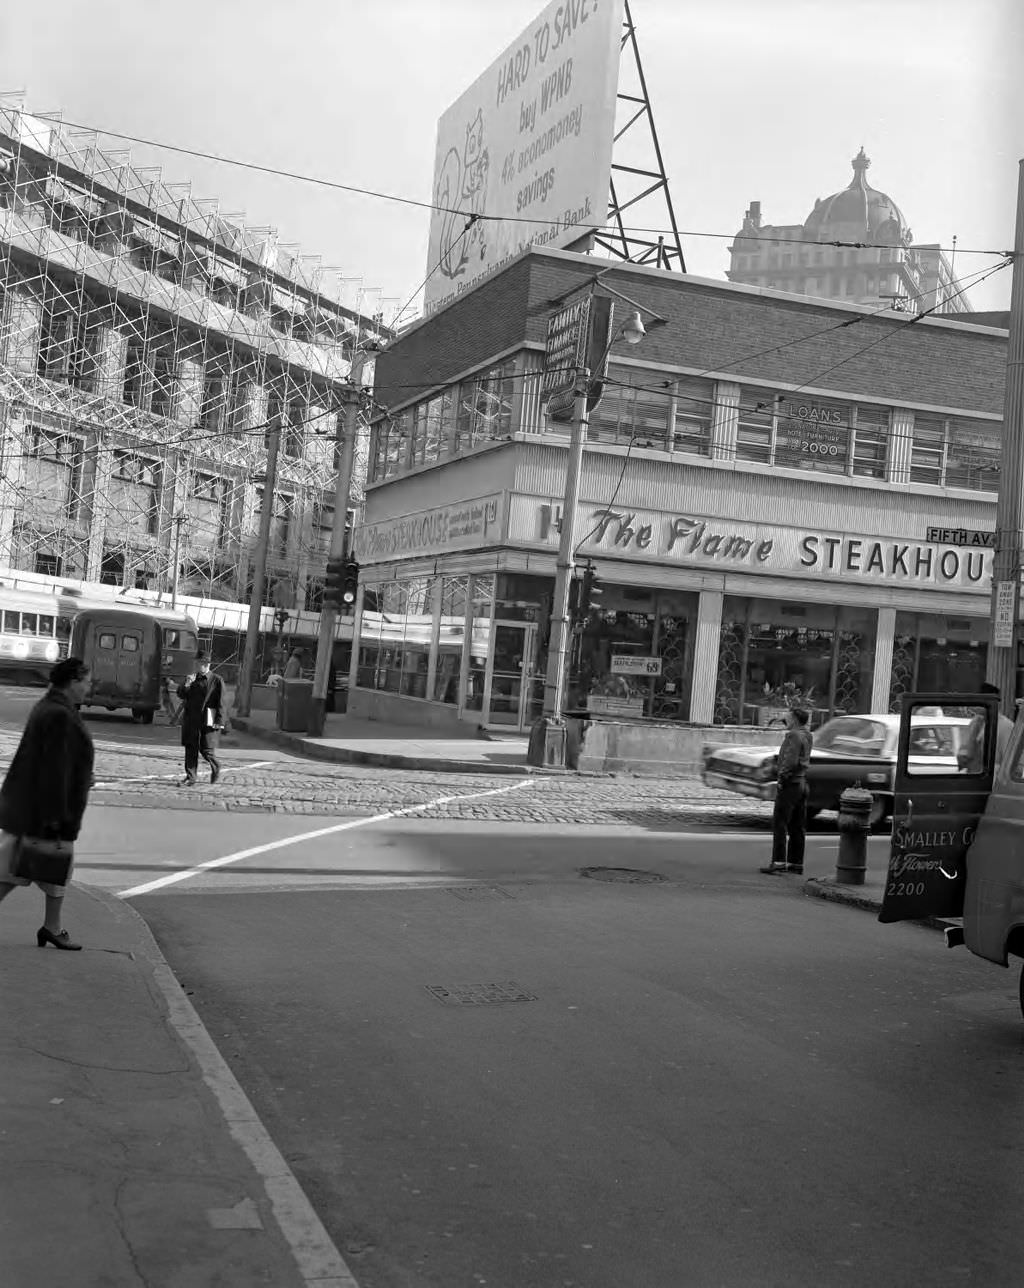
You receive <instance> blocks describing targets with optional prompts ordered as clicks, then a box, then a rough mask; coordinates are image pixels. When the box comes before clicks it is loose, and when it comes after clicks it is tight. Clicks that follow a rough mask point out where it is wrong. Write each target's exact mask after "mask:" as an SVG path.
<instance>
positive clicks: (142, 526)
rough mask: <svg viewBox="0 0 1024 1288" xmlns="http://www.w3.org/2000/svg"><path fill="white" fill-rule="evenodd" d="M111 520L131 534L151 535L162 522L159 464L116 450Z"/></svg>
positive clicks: (111, 481) (111, 488)
mask: <svg viewBox="0 0 1024 1288" xmlns="http://www.w3.org/2000/svg"><path fill="white" fill-rule="evenodd" d="M108 495H109V498H110V507H111V512H112V517H113V518H114V519H115V520H116V522H117V524H118V525H119V526H120V527H121V528H123V529H125V530H127V531H129V532H136V533H144V534H146V535H147V536H152V535H154V534H155V533H156V530H157V524H158V521H159V513H160V509H159V502H160V475H159V466H158V465H157V463H156V461H153V460H148V459H146V458H145V457H141V456H136V455H135V454H134V453H132V452H126V451H115V452H114V459H113V463H112V466H111V471H110V488H109V493H108Z"/></svg>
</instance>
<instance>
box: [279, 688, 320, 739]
mask: <svg viewBox="0 0 1024 1288" xmlns="http://www.w3.org/2000/svg"><path fill="white" fill-rule="evenodd" d="M312 706H313V681H312V680H282V681H281V682H280V684H279V685H278V689H277V727H278V729H283V730H284V731H285V732H286V733H306V732H307V730H308V729H309V713H310V710H311V709H312Z"/></svg>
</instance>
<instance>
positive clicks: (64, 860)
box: [11, 836, 74, 885]
mask: <svg viewBox="0 0 1024 1288" xmlns="http://www.w3.org/2000/svg"><path fill="white" fill-rule="evenodd" d="M73 857H74V847H73V846H72V844H71V842H70V841H62V840H60V839H58V838H54V837H48V836H19V837H18V841H17V844H16V846H15V850H14V860H13V862H12V863H11V874H12V875H13V876H16V877H21V878H22V880H24V881H46V882H49V884H50V885H67V883H68V874H69V873H70V871H71V860H72V858H73Z"/></svg>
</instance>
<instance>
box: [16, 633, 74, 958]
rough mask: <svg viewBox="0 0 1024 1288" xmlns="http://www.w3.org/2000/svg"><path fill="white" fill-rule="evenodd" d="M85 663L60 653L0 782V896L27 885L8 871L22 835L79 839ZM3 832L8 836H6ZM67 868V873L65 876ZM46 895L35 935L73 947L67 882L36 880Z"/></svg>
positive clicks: (42, 941) (57, 945) (40, 942)
mask: <svg viewBox="0 0 1024 1288" xmlns="http://www.w3.org/2000/svg"><path fill="white" fill-rule="evenodd" d="M88 680H89V668H88V667H87V666H86V664H85V663H84V662H83V661H82V659H81V658H78V657H69V658H65V659H64V661H63V662H58V663H57V665H56V666H55V667H54V668H53V669H52V670H51V672H50V687H49V689H48V690H47V691H46V695H45V696H44V697H43V698H41V699H40V701H39V702H37V703H36V705H35V706H34V707H33V708H32V710H31V712H30V713H29V717H28V722H27V723H26V725H25V729H24V732H23V733H22V735H21V742H20V743H19V744H18V750H17V751H16V752H15V753H14V759H13V760H12V761H11V764H10V768H9V769H8V770H7V777H6V778H5V779H4V783H3V786H2V787H0V900H3V899H5V898H6V897H7V896H8V895H9V894H10V893H11V891H12V890H13V889H14V887H15V886H16V885H22V886H25V885H31V884H32V882H31V881H30V880H29V879H28V878H26V877H20V876H15V875H14V874H13V873H12V871H11V865H12V863H13V862H14V859H15V854H16V851H17V839H18V838H19V837H23V836H24V837H33V838H36V837H39V838H44V839H47V840H61V841H66V842H68V843H71V842H73V841H75V840H76V839H77V837H78V833H79V830H80V828H81V826H82V815H83V814H84V813H85V805H86V801H87V800H88V798H89V789H90V787H91V786H92V767H93V746H92V737H91V736H90V734H89V730H88V729H86V727H85V722H84V721H83V720H82V717H81V716H80V715H79V714H78V706H79V703H81V701H82V700H83V698H84V697H85V694H86V690H87V688H88ZM5 833H6V835H5ZM70 876H71V873H70V871H69V872H68V878H69V879H70ZM35 884H36V885H37V886H38V887H39V888H40V890H42V892H43V895H44V896H45V900H46V908H45V915H44V918H43V924H42V926H41V927H40V928H39V930H38V932H37V933H36V943H37V944H38V945H39V947H40V948H45V947H46V945H47V944H52V945H53V946H54V948H64V949H70V950H77V949H79V948H81V946H82V945H81V944H76V943H73V942H72V940H71V938H70V936H69V935H68V932H67V931H66V930H65V929H64V926H63V909H64V894H65V892H66V890H67V885H66V884H63V885H56V884H54V883H52V882H49V881H36V883H35Z"/></svg>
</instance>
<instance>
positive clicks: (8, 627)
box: [4, 608, 21, 635]
mask: <svg viewBox="0 0 1024 1288" xmlns="http://www.w3.org/2000/svg"><path fill="white" fill-rule="evenodd" d="M20 629H21V614H20V613H12V612H11V610H10V609H9V608H5V609H4V630H5V631H7V632H8V633H9V634H11V635H17V634H18V632H19V630H20Z"/></svg>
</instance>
